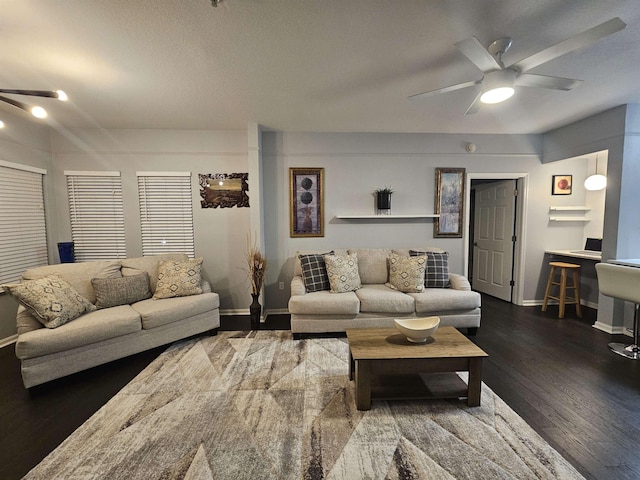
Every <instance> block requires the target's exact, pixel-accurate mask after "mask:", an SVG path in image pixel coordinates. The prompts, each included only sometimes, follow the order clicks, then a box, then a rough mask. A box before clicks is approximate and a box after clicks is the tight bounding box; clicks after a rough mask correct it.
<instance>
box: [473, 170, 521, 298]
mask: <svg viewBox="0 0 640 480" xmlns="http://www.w3.org/2000/svg"><path fill="white" fill-rule="evenodd" d="M475 190H476V196H475V212H474V229H473V277H472V281H473V289H474V290H477V291H478V292H482V293H486V294H488V295H491V296H494V297H498V298H501V299H502V300H506V301H508V302H511V291H512V271H513V242H514V240H515V239H514V225H515V204H516V197H515V191H516V181H515V180H502V181H500V182H494V183H489V184H486V185H479V186H477V187H476V189H475Z"/></svg>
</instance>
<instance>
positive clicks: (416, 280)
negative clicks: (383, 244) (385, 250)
mask: <svg viewBox="0 0 640 480" xmlns="http://www.w3.org/2000/svg"><path fill="white" fill-rule="evenodd" d="M388 261H389V282H387V283H386V284H385V285H386V286H387V287H391V288H393V289H394V290H400V291H401V292H405V293H417V292H422V291H423V290H424V272H425V267H426V263H427V257H426V256H424V255H419V256H413V257H407V256H404V255H397V254H395V253H391V254H389V256H388Z"/></svg>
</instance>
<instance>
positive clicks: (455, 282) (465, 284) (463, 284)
mask: <svg viewBox="0 0 640 480" xmlns="http://www.w3.org/2000/svg"><path fill="white" fill-rule="evenodd" d="M449 282H451V288H453V289H454V290H467V291H468V290H471V284H470V283H469V280H468V279H467V277H465V276H464V275H458V274H457V273H450V274H449Z"/></svg>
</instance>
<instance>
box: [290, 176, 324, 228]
mask: <svg viewBox="0 0 640 480" xmlns="http://www.w3.org/2000/svg"><path fill="white" fill-rule="evenodd" d="M289 199H290V207H289V211H290V218H289V225H290V229H291V230H290V234H291V235H290V236H291V237H324V168H290V169H289Z"/></svg>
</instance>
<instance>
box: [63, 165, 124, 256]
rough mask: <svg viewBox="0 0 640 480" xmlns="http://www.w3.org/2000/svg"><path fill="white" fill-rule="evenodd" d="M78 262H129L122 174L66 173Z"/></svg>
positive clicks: (76, 171) (96, 172) (74, 171)
mask: <svg viewBox="0 0 640 480" xmlns="http://www.w3.org/2000/svg"><path fill="white" fill-rule="evenodd" d="M64 174H65V176H66V177H67V193H68V196H69V197H68V198H69V216H70V221H71V239H72V240H73V243H74V252H75V258H76V261H77V262H87V261H92V260H113V259H118V258H126V256H127V248H126V240H125V228H124V203H123V200H122V180H121V178H120V172H105V171H78V170H65V172H64Z"/></svg>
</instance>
